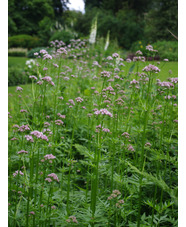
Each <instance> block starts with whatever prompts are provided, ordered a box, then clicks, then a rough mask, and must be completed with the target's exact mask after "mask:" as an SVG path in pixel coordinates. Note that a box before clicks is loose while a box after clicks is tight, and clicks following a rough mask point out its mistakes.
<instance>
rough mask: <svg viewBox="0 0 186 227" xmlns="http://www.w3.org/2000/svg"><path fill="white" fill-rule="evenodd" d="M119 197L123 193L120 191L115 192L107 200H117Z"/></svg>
mask: <svg viewBox="0 0 186 227" xmlns="http://www.w3.org/2000/svg"><path fill="white" fill-rule="evenodd" d="M118 195H121V192H120V191H119V190H113V191H112V194H111V195H110V196H109V197H108V198H107V199H108V200H111V199H113V198H116V197H117V196H118Z"/></svg>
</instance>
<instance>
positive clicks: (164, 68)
mask: <svg viewBox="0 0 186 227" xmlns="http://www.w3.org/2000/svg"><path fill="white" fill-rule="evenodd" d="M133 64H134V63H133V62H131V63H130V67H131V66H132V65H133ZM147 64H152V65H153V64H154V65H157V63H156V62H155V63H153V62H152V61H151V62H145V63H141V64H140V65H139V72H142V69H143V68H144V66H146V65H147ZM157 66H158V68H160V69H161V71H160V73H158V76H157V78H158V79H160V80H161V81H165V80H167V79H168V78H169V77H178V62H173V61H172V62H161V63H160V65H157ZM136 70H137V67H135V68H134V72H136ZM169 70H171V71H172V74H171V75H170V74H169Z"/></svg>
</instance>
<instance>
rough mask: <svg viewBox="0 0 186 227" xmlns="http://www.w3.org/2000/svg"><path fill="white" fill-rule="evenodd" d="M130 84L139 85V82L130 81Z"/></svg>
mask: <svg viewBox="0 0 186 227" xmlns="http://www.w3.org/2000/svg"><path fill="white" fill-rule="evenodd" d="M130 84H139V81H137V80H135V79H133V80H132V81H130Z"/></svg>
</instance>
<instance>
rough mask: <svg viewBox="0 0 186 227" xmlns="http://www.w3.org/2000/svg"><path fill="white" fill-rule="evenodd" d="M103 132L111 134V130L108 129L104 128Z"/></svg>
mask: <svg viewBox="0 0 186 227" xmlns="http://www.w3.org/2000/svg"><path fill="white" fill-rule="evenodd" d="M102 131H103V132H110V130H109V129H108V128H103V129H102Z"/></svg>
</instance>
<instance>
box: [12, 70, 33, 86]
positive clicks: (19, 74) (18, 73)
mask: <svg viewBox="0 0 186 227" xmlns="http://www.w3.org/2000/svg"><path fill="white" fill-rule="evenodd" d="M28 82H30V79H29V76H28V75H27V74H26V73H25V72H24V70H23V69H22V68H19V67H10V68H9V69H8V86H16V85H19V84H26V83H28Z"/></svg>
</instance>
